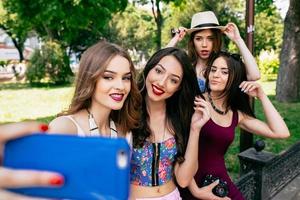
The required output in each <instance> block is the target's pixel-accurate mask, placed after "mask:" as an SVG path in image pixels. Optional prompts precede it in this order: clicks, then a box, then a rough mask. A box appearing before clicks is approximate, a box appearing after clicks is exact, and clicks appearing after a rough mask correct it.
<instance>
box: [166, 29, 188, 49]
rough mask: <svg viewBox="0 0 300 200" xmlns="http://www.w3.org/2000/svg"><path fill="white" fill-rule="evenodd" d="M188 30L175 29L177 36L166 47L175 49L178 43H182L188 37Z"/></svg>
mask: <svg viewBox="0 0 300 200" xmlns="http://www.w3.org/2000/svg"><path fill="white" fill-rule="evenodd" d="M186 30H187V29H186V28H184V27H179V28H178V29H174V31H175V35H174V37H173V38H172V39H171V40H170V42H169V43H168V44H167V46H166V47H175V46H176V44H177V43H178V42H180V41H181V40H182V39H183V38H184V36H185V35H186Z"/></svg>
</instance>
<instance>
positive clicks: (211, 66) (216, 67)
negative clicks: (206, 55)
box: [211, 65, 229, 70]
mask: <svg viewBox="0 0 300 200" xmlns="http://www.w3.org/2000/svg"><path fill="white" fill-rule="evenodd" d="M211 68H218V67H217V66H214V65H213V66H211ZM223 69H227V70H228V69H229V68H228V67H221V70H223Z"/></svg>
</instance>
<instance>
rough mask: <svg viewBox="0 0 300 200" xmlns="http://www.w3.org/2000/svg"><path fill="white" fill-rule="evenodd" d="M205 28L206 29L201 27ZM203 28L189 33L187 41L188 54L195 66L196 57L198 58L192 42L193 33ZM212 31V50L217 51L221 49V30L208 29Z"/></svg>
mask: <svg viewBox="0 0 300 200" xmlns="http://www.w3.org/2000/svg"><path fill="white" fill-rule="evenodd" d="M203 30H206V29H203ZM203 30H199V31H194V32H192V33H191V36H190V39H189V42H188V55H189V57H190V59H191V62H192V65H193V66H194V67H195V66H196V64H197V59H198V57H199V56H198V53H197V51H196V48H195V44H194V38H195V35H196V34H197V33H199V32H201V31H203ZM210 30H211V31H212V32H213V49H212V51H213V52H219V51H221V47H222V32H221V30H220V29H210Z"/></svg>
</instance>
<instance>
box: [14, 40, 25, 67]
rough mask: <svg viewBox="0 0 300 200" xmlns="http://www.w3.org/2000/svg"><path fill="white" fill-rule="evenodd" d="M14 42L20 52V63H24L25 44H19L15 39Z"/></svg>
mask: <svg viewBox="0 0 300 200" xmlns="http://www.w3.org/2000/svg"><path fill="white" fill-rule="evenodd" d="M12 41H13V43H14V45H15V47H16V49H17V50H18V52H19V57H20V59H19V62H22V61H23V60H24V55H23V50H24V43H23V42H20V43H18V41H17V40H16V39H15V38H12Z"/></svg>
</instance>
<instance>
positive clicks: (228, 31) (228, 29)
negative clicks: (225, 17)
mask: <svg viewBox="0 0 300 200" xmlns="http://www.w3.org/2000/svg"><path fill="white" fill-rule="evenodd" d="M223 33H224V34H225V35H226V36H227V37H228V38H229V39H230V40H232V41H233V42H237V41H238V40H239V39H241V35H240V32H239V29H238V27H237V26H236V25H235V24H234V23H232V22H229V23H228V24H227V25H226V26H225V29H224V31H223Z"/></svg>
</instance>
